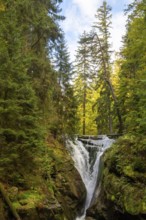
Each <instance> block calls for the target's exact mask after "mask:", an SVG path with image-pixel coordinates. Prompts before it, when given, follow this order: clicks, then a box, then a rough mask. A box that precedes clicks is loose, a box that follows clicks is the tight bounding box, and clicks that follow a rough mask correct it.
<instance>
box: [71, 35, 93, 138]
mask: <svg viewBox="0 0 146 220" xmlns="http://www.w3.org/2000/svg"><path fill="white" fill-rule="evenodd" d="M78 43H79V46H78V50H77V55H76V65H75V69H76V75H77V76H76V83H75V87H76V88H75V90H76V93H77V94H78V95H77V96H78V102H79V103H82V117H81V118H82V122H81V124H82V134H83V135H85V134H86V103H87V89H88V87H89V84H90V79H91V75H90V68H91V63H90V59H91V56H90V37H89V35H88V34H87V33H86V32H84V33H83V34H82V35H81V37H80V40H79V42H78Z"/></svg>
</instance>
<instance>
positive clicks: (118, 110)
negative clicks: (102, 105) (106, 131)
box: [96, 34, 123, 134]
mask: <svg viewBox="0 0 146 220" xmlns="http://www.w3.org/2000/svg"><path fill="white" fill-rule="evenodd" d="M96 37H97V40H98V43H99V48H100V52H101V56H102V57H101V58H102V63H103V69H104V80H105V82H106V83H107V85H108V87H109V89H110V92H111V95H112V98H113V101H114V104H115V108H116V112H117V117H118V121H119V134H122V132H123V122H122V116H121V113H120V109H119V105H118V101H117V97H116V95H115V92H114V88H113V85H112V83H111V80H110V78H109V77H108V71H109V70H107V68H106V61H105V58H104V54H103V48H102V45H101V42H100V39H99V37H98V35H97V34H96Z"/></svg>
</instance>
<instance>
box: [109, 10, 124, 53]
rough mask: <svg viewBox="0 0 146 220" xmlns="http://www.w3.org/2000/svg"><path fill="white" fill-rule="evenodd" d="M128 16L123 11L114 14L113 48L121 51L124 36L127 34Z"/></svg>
mask: <svg viewBox="0 0 146 220" xmlns="http://www.w3.org/2000/svg"><path fill="white" fill-rule="evenodd" d="M125 24H126V17H125V16H124V13H123V12H119V13H116V14H114V15H113V18H112V26H113V28H112V30H111V37H112V42H113V49H114V50H115V51H119V49H120V47H121V46H122V36H123V35H124V34H125Z"/></svg>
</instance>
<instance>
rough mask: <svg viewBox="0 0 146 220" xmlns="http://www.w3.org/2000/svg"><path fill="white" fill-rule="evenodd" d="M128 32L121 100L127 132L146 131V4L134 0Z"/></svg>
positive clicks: (123, 51)
mask: <svg viewBox="0 0 146 220" xmlns="http://www.w3.org/2000/svg"><path fill="white" fill-rule="evenodd" d="M129 9H130V10H132V11H131V13H130V14H129V19H128V24H127V33H126V36H125V38H124V47H123V50H122V53H121V55H122V63H121V71H120V90H119V94H120V100H121V109H122V114H123V118H124V129H125V131H127V132H132V133H135V134H136V133H140V134H144V133H145V129H146V121H145V116H146V111H145V109H146V98H145V96H146V93H145V87H146V83H145V82H146V75H145V70H146V69H145V62H146V56H145V50H146V29H145V26H146V4H145V1H143V0H142V1H134V3H133V4H131V5H130V7H129Z"/></svg>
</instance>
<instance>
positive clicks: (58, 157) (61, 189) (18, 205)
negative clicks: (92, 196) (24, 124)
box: [0, 138, 86, 220]
mask: <svg viewBox="0 0 146 220" xmlns="http://www.w3.org/2000/svg"><path fill="white" fill-rule="evenodd" d="M36 161H37V163H38V164H40V166H39V167H38V169H35V170H33V172H32V173H31V172H30V174H26V173H25V174H24V176H23V181H22V178H21V184H20V181H17V184H10V183H7V182H5V181H3V182H2V181H1V184H2V185H3V188H4V191H5V193H6V195H7V196H8V198H9V200H10V203H11V205H12V207H13V210H14V212H16V213H17V214H18V216H19V217H20V219H21V220H49V219H50V220H74V219H75V217H76V216H77V213H78V212H79V211H80V209H81V207H82V205H83V202H84V199H85V194H86V191H85V186H84V184H83V183H82V180H81V177H80V175H79V174H78V172H77V170H76V169H75V168H74V164H73V161H72V159H71V157H70V155H69V154H68V152H67V150H66V149H65V147H64V146H63V145H61V144H59V143H58V142H57V141H55V140H53V139H52V140H51V138H49V142H48V147H47V148H46V151H45V154H42V155H39V156H38V158H36ZM17 174H18V173H17ZM19 217H18V219H19ZM13 219H17V218H16V217H15V216H14V213H13V211H12V210H11V208H10V207H9V205H8V203H7V201H6V200H5V198H4V196H2V194H0V220H13Z"/></svg>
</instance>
